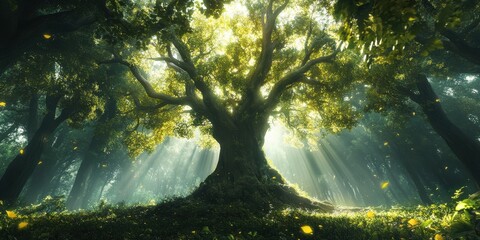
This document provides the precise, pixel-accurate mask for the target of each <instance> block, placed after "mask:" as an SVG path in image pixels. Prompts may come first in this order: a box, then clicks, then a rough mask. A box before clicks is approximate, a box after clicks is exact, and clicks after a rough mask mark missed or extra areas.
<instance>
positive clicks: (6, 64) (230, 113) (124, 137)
mask: <svg viewBox="0 0 480 240" xmlns="http://www.w3.org/2000/svg"><path fill="white" fill-rule="evenodd" d="M479 8H480V4H479V3H478V2H476V1H462V2H461V4H457V2H456V1H393V0H392V1H383V0H382V1H373V0H372V1H353V0H339V1H337V2H335V3H333V2H330V1H310V0H298V1H274V0H271V1H231V2H230V1H229V2H222V1H203V2H192V1H185V0H179V1H168V2H163V1H127V0H120V1H58V2H57V1H36V2H35V3H34V4H33V3H30V2H29V1H20V0H18V1H3V2H2V3H1V5H0V10H1V11H2V12H1V15H0V16H1V18H2V19H1V20H2V22H5V23H6V24H4V25H3V31H2V32H3V33H5V34H4V36H5V37H3V38H2V40H1V42H0V50H1V51H0V52H1V53H0V54H1V55H0V103H1V105H0V114H1V115H0V119H1V121H2V125H1V127H0V130H1V131H0V134H1V135H0V137H1V138H0V141H2V142H0V143H1V144H2V146H5V148H4V149H6V150H4V153H3V152H2V159H1V161H2V164H3V165H4V166H5V171H4V174H3V176H2V178H1V179H0V199H1V200H4V201H5V202H8V203H13V202H15V201H16V200H18V199H19V196H20V195H21V193H22V191H25V189H28V191H29V193H30V194H29V197H28V198H29V200H28V201H32V202H35V201H37V200H39V199H41V198H40V197H39V196H42V193H41V192H40V190H31V189H41V188H40V185H38V186H37V187H35V183H37V182H38V183H40V182H55V181H57V180H56V179H60V177H59V176H61V175H62V174H65V175H67V173H68V171H71V166H74V165H75V164H76V165H79V166H78V170H77V172H76V173H74V174H73V175H74V176H75V180H74V181H72V182H71V183H70V185H71V186H68V187H66V188H69V190H68V192H67V194H69V197H68V198H67V205H68V206H69V207H70V208H72V209H76V208H86V207H88V205H89V204H90V203H91V202H94V200H92V199H95V196H97V195H98V194H97V192H102V191H103V188H104V187H105V186H106V185H108V183H109V182H110V180H112V179H114V177H115V176H116V175H118V174H119V173H118V172H115V171H111V172H108V171H107V170H106V169H103V168H106V166H111V167H112V169H122V166H126V165H128V164H129V163H126V162H122V161H121V160H120V159H129V158H130V159H132V160H135V159H137V158H139V155H140V154H142V153H143V152H152V151H153V150H154V149H156V148H157V146H158V145H159V144H160V143H162V142H165V141H166V142H167V143H166V144H168V141H169V139H170V138H169V137H172V136H175V137H182V138H193V137H194V136H196V135H198V134H199V135H201V137H200V138H201V144H203V145H204V146H212V145H214V144H218V145H219V147H220V152H219V157H218V164H217V166H216V168H215V170H214V171H213V173H212V174H211V175H210V176H208V177H207V178H206V180H205V181H204V182H203V183H202V184H201V185H200V186H199V187H198V188H197V189H196V190H195V191H194V192H193V193H192V195H191V197H192V198H196V199H202V200H206V201H210V202H213V203H228V202H231V201H238V200H241V201H244V202H246V203H248V204H252V206H256V207H257V208H260V209H266V208H268V206H269V204H287V205H293V206H302V207H316V208H320V209H323V210H326V211H328V210H331V209H332V206H331V205H330V204H326V203H320V202H318V201H313V200H310V199H308V198H305V197H303V196H300V195H298V193H297V192H296V191H295V190H294V189H293V188H291V187H289V186H288V185H287V184H286V180H285V179H284V178H283V177H282V176H281V174H280V173H279V172H277V170H275V169H274V168H272V166H271V165H270V164H269V163H268V161H267V158H266V156H265V154H264V144H265V143H266V139H265V135H266V133H267V131H268V129H269V128H271V127H272V125H273V123H278V124H281V125H283V126H284V127H286V128H288V129H289V130H290V131H291V133H292V135H293V136H294V137H295V139H296V141H297V142H299V143H301V145H303V146H305V147H306V148H309V150H311V151H316V150H320V151H323V152H326V153H325V154H327V155H328V154H330V155H332V154H331V153H328V151H329V150H328V149H327V148H328V147H326V145H321V144H318V143H319V141H320V140H319V139H320V138H321V137H322V136H325V135H328V134H332V133H343V134H344V135H343V136H344V140H345V142H347V140H348V142H349V143H348V144H346V146H345V149H346V150H343V154H342V157H343V158H345V159H349V160H350V159H354V156H355V157H356V155H359V154H362V151H361V150H359V149H357V148H361V147H362V146H363V145H362V143H361V141H360V140H358V139H365V141H370V140H372V138H371V137H369V135H370V136H371V135H374V132H376V133H375V134H378V135H379V136H380V135H381V137H382V138H383V139H388V140H385V141H377V140H375V141H376V144H380V145H381V146H383V147H387V146H388V147H391V148H392V149H398V152H401V153H402V154H404V152H406V151H405V150H408V149H413V145H415V144H416V143H417V142H418V144H419V145H421V146H425V150H422V152H421V153H422V155H421V156H415V157H414V158H412V159H415V160H416V161H424V162H425V164H418V163H414V161H412V160H407V159H409V158H411V157H410V156H407V155H402V154H399V156H394V157H392V155H394V154H391V153H386V152H387V151H385V150H381V151H385V154H387V155H388V157H385V159H386V160H385V161H390V159H391V158H395V159H405V160H404V161H402V160H400V161H399V162H398V163H396V164H398V165H399V166H402V167H401V168H402V169H403V170H402V171H405V172H406V173H405V174H404V175H405V176H408V179H409V180H405V181H406V182H409V183H412V185H414V186H415V187H414V188H415V189H416V190H417V191H418V195H419V198H420V199H421V201H422V202H423V203H430V202H431V201H432V198H431V196H429V193H428V189H427V188H426V187H425V185H427V183H426V182H427V181H428V179H426V178H422V176H421V175H422V174H420V173H421V172H420V171H418V170H417V169H413V168H412V167H411V166H412V165H415V164H418V165H417V166H422V167H424V168H427V167H428V164H426V163H431V162H432V160H431V159H433V158H434V157H435V158H437V157H438V158H439V159H442V161H444V160H445V159H458V160H459V161H457V162H456V164H457V165H458V166H459V167H458V168H459V169H461V171H462V172H464V173H466V176H468V180H465V183H464V185H471V186H473V187H474V188H475V187H477V188H478V185H479V183H480V176H479V174H478V173H479V172H480V162H479V159H480V146H479V145H480V144H479V140H478V138H479V134H480V131H479V124H478V123H479V122H478V114H479V113H478V90H477V85H478V83H477V81H478V80H477V79H478V78H479V77H478V75H479V73H480V66H479V64H480V63H479V60H478V56H480V54H477V53H478V52H479V49H480V39H479V36H480V26H479V23H480V15H479V12H480V11H478V9H479ZM451 79H455V81H453V80H451ZM468 79H470V80H468ZM469 84H471V85H469ZM475 84H477V85H475ZM467 85H468V86H472V89H473V90H476V93H475V92H472V91H473V90H471V89H468V87H467V89H462V86H467ZM448 89H451V91H455V93H454V94H453V93H452V94H450V95H449V94H448V93H447V94H444V91H450V90H448ZM439 96H446V98H448V97H449V96H450V97H451V98H452V99H454V100H455V101H458V103H456V104H452V105H453V106H452V105H449V104H448V102H446V105H447V107H445V106H444V107H445V110H444V109H443V107H442V105H445V104H444V102H443V100H442V98H440V97H439ZM458 106H462V108H465V109H463V110H462V112H461V114H459V113H457V112H455V111H454V110H452V109H455V108H459V107H458ZM372 112H379V113H381V114H382V115H380V116H382V118H383V120H378V119H376V118H375V117H371V116H378V115H373V113H372ZM417 113H418V115H420V116H421V117H424V118H425V120H426V121H425V122H423V124H428V125H430V127H431V129H433V132H432V131H430V132H428V131H417V132H422V133H424V134H425V135H423V136H422V137H418V136H414V134H413V133H411V132H410V133H408V130H404V132H402V134H404V133H406V135H407V136H409V137H405V140H404V141H398V142H396V141H397V140H395V139H397V137H398V136H400V134H399V133H398V131H400V130H399V129H401V128H402V126H405V125H408V124H409V121H414V122H415V121H416V123H419V122H421V121H417V120H412V119H411V118H418V117H419V116H417ZM451 118H455V119H454V121H452V120H451ZM467 119H473V120H470V121H469V120H467ZM475 119H476V120H475ZM381 121H384V122H388V124H385V126H387V127H385V126H384V127H385V129H383V127H379V126H380V125H383V123H378V122H381ZM392 122H393V123H392ZM356 126H357V127H358V126H359V127H363V128H364V129H367V130H366V132H367V133H362V134H363V135H362V134H360V133H359V131H358V130H355V132H356V134H357V135H356V136H352V135H353V134H352V135H348V133H345V131H344V130H349V129H352V128H354V127H356ZM378 128H382V131H378ZM356 129H358V128H356ZM429 129H430V128H429ZM377 131H378V132H377ZM388 131H391V132H395V131H397V133H396V134H398V136H395V134H393V135H389V134H386V132H388ZM413 132H415V131H413ZM432 133H433V134H432ZM435 135H438V136H439V137H441V138H442V139H443V141H444V142H445V143H446V145H445V143H442V142H441V141H439V140H438V139H440V138H438V136H435ZM402 136H403V135H402ZM435 137H437V138H438V139H437V140H432V141H431V142H429V141H428V140H429V139H434V138H435ZM355 138H357V139H356V140H355ZM369 139H370V140H369ZM4 140H5V141H4ZM6 140H8V141H6ZM422 141H423V142H426V143H424V144H423V145H422V144H420V142H422ZM68 143H72V145H73V147H72V145H70V144H68ZM428 143H430V145H429V144H428ZM442 144H444V145H443V147H438V146H442ZM19 145H21V146H19ZM266 145H268V143H266ZM431 145H434V146H435V147H432V146H431ZM407 146H408V147H407ZM19 147H20V148H21V149H22V150H21V151H20V152H17V151H16V149H18V148H19ZM428 147H430V148H428ZM79 148H80V150H81V151H80V150H77V149H79ZM427 148H428V149H427ZM72 149H73V150H72ZM438 149H445V150H446V151H448V153H446V154H443V153H442V154H439V153H438V152H436V151H435V150H438ZM55 151H59V152H60V153H61V154H59V153H57V154H55ZM330 151H331V150H330ZM412 151H413V150H412ZM442 151H443V150H442ZM309 152H310V151H309ZM383 153H384V152H382V154H383ZM3 154H5V155H3ZM204 154H206V155H207V153H204ZM363 154H365V155H366V156H367V155H368V157H364V159H367V158H368V159H369V161H368V163H366V164H363V163H362V164H359V163H354V162H352V163H347V165H350V166H355V165H356V164H358V166H361V165H368V166H369V168H375V167H377V168H378V170H375V171H376V173H380V172H382V171H383V170H382V169H380V168H381V166H382V164H383V163H381V161H383V160H384V159H382V160H379V159H378V158H377V157H372V156H374V154H370V153H365V152H363ZM369 154H370V155H369ZM62 155H63V156H62ZM3 156H5V159H4V157H3ZM433 156H434V157H433ZM7 158H8V159H7ZM46 158H48V159H50V160H51V161H50V162H49V163H48V164H51V165H49V166H51V168H50V169H51V171H50V172H49V174H45V175H44V177H40V175H39V174H35V171H36V169H38V168H42V167H43V165H42V164H43V163H44V161H43V160H44V159H46ZM192 159H193V157H192ZM306 159H307V160H309V161H310V164H312V166H314V157H312V156H307V157H306ZM329 159H330V160H335V158H334V157H332V156H329ZM288 161H292V162H294V161H295V159H288ZM352 161H354V160H352ZM445 161H447V160H445ZM448 161H449V162H450V163H451V161H450V160H448ZM455 161H456V160H455ZM45 163H47V162H46V161H45ZM343 164H344V163H342V164H338V165H337V166H340V165H343ZM383 165H385V164H383ZM439 167H440V168H442V167H443V166H440V165H439ZM337 168H338V169H343V167H337ZM45 169H47V168H45ZM118 171H120V170H118ZM319 172H321V169H318V170H317V173H319ZM425 172H427V173H428V172H429V171H428V169H426V170H425ZM425 172H424V173H425ZM432 172H433V170H432V171H431V172H430V173H429V174H431V176H432V179H433V178H439V179H442V181H446V180H445V179H446V178H449V177H451V178H452V179H453V178H454V177H452V176H450V175H448V176H447V177H445V175H442V174H444V173H432ZM140 174H141V173H140ZM100 175H101V176H103V177H102V178H98V177H97V176H100ZM385 175H389V174H387V173H385ZM390 175H394V174H393V173H390ZM45 176H46V177H45ZM429 176H430V175H429ZM343 177H344V178H345V179H348V178H351V179H354V176H347V174H345V175H344V176H343ZM29 179H30V182H31V183H29ZM32 179H35V180H38V181H34V180H32ZM202 180H203V179H202ZM401 181H402V180H401V179H400V180H398V182H396V183H395V182H392V184H395V185H396V186H398V187H399V186H401V185H402V184H401ZM452 181H453V180H452ZM455 181H456V180H455ZM57 182H58V183H59V184H58V185H61V184H60V182H61V180H58V181H57ZM371 182H373V180H371ZM32 184H33V185H32ZM370 184H372V183H370ZM388 184H389V183H387V185H388ZM326 185H328V182H327V183H326ZM99 186H101V187H99ZM382 186H383V184H382ZM382 188H383V187H382ZM430 188H433V185H432V186H431V187H430ZM70 189H71V190H70ZM365 191H366V190H365ZM122 194H126V193H122ZM122 194H119V195H122ZM94 195H95V196H94ZM100 195H101V194H100ZM322 196H323V195H322Z"/></svg>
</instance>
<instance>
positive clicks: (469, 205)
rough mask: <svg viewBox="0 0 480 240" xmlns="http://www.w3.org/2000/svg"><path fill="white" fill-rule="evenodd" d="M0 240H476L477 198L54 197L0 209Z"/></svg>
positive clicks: (479, 225)
mask: <svg viewBox="0 0 480 240" xmlns="http://www.w3.org/2000/svg"><path fill="white" fill-rule="evenodd" d="M0 208H1V211H2V213H1V214H0V239H5V240H7V239H66V240H67V239H72V240H73V239H75V240H76V239H88V240H92V239H219V240H221V239H226V240H234V239H279V240H282V239H328V240H332V239H369V240H370V239H372V240H374V239H378V240H380V239H381V240H388V239H422V240H423V239H433V240H447V239H466V240H467V239H480V229H479V228H480V193H477V194H474V195H471V196H469V197H466V196H462V190H461V189H460V190H459V191H458V192H457V194H456V195H455V196H454V197H453V199H452V202H450V203H443V204H434V205H430V206H417V207H409V208H407V207H396V208H390V209H380V208H370V209H369V208H365V209H356V210H355V211H352V210H346V209H343V210H342V209H338V210H337V211H336V212H334V213H320V212H316V211H307V210H302V209H292V208H283V209H271V210H270V211H269V212H268V213H260V212H255V211H251V210H249V208H248V207H247V206H245V205H244V204H242V202H237V203H232V204H230V205H212V204H208V203H204V202H199V201H194V200H190V199H175V200H170V201H168V202H164V203H161V204H159V205H156V206H128V207H127V206H123V205H115V206H110V205H106V204H101V205H99V206H98V207H97V208H96V209H94V210H90V211H85V210H80V211H67V210H65V207H64V201H63V199H62V198H52V197H47V198H46V199H45V200H44V201H43V202H42V203H41V204H37V205H31V206H28V207H22V208H15V209H9V208H6V207H5V206H0Z"/></svg>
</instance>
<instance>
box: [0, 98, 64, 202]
mask: <svg viewBox="0 0 480 240" xmlns="http://www.w3.org/2000/svg"><path fill="white" fill-rule="evenodd" d="M59 100H60V98H59V97H51V96H48V97H47V99H46V106H47V114H46V115H45V117H44V118H43V120H42V123H41V124H40V127H39V128H38V129H37V131H36V132H35V134H34V135H33V136H32V139H31V140H30V141H29V142H28V145H27V146H26V147H25V149H24V150H23V154H22V153H20V154H18V155H17V156H16V157H15V159H13V161H12V162H11V163H10V164H9V165H8V167H7V169H6V171H5V173H4V175H3V176H2V179H0V199H1V200H3V201H5V202H6V203H9V204H11V203H13V202H15V201H16V200H17V198H18V196H19V195H20V193H21V191H22V189H23V187H24V186H25V183H26V182H27V180H28V179H29V177H30V176H31V175H32V173H33V171H34V170H35V168H36V166H37V165H38V161H39V160H40V157H41V156H42V153H43V150H44V147H45V144H46V143H47V141H48V138H49V137H50V135H51V134H52V133H53V132H54V131H55V129H56V128H57V127H58V126H59V125H60V123H62V122H63V121H65V120H66V119H67V118H68V115H69V113H70V111H65V110H64V111H62V114H61V115H60V116H59V117H58V118H55V112H56V108H57V103H58V101H59Z"/></svg>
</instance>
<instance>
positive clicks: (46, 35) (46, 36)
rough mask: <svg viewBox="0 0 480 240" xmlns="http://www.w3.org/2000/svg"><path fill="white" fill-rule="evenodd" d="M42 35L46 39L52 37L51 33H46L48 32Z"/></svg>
mask: <svg viewBox="0 0 480 240" xmlns="http://www.w3.org/2000/svg"><path fill="white" fill-rule="evenodd" d="M42 36H43V38H45V39H47V40H48V39H50V38H52V35H51V34H48V33H44V34H43V35H42Z"/></svg>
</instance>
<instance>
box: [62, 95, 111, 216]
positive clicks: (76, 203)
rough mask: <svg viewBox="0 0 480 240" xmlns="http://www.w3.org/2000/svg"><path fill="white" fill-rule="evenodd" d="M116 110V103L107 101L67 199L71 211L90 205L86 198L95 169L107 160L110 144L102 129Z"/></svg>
mask: <svg viewBox="0 0 480 240" xmlns="http://www.w3.org/2000/svg"><path fill="white" fill-rule="evenodd" d="M116 109H117V104H116V101H115V100H114V99H113V98H110V99H109V100H108V101H107V105H106V107H105V112H104V113H103V114H102V116H101V117H100V119H99V120H98V122H97V127H96V129H95V131H94V134H93V137H92V139H91V141H90V144H89V146H88V148H87V150H86V151H85V155H84V157H83V159H82V163H81V164H80V168H79V169H78V172H77V175H76V177H75V182H74V183H73V187H72V190H71V191H70V194H69V196H68V199H67V207H68V208H69V209H79V208H85V207H87V205H88V199H87V200H86V198H85V196H90V194H89V193H88V191H89V190H90V188H91V185H90V184H92V182H93V181H94V178H95V177H96V176H94V172H95V169H96V168H99V167H100V166H99V165H100V161H101V159H102V157H103V158H106V155H105V153H104V152H103V148H104V147H105V145H106V144H107V142H108V134H107V133H106V132H103V131H102V129H101V128H102V127H104V126H103V124H104V123H106V122H107V121H109V120H110V119H112V118H113V117H114V116H115V114H116Z"/></svg>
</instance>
